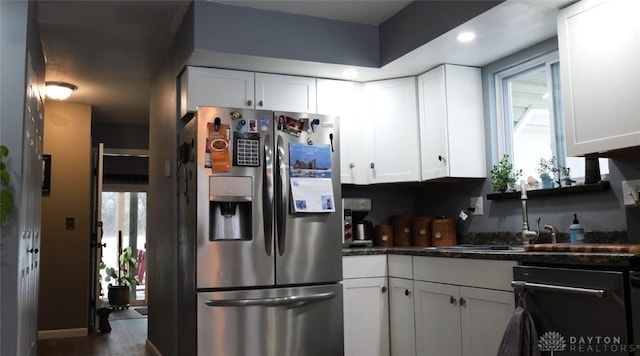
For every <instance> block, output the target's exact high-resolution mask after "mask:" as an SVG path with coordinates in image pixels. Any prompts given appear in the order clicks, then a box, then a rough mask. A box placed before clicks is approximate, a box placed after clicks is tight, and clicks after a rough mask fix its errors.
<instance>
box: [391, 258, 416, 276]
mask: <svg viewBox="0 0 640 356" xmlns="http://www.w3.org/2000/svg"><path fill="white" fill-rule="evenodd" d="M387 259H388V264H389V277H398V278H405V279H413V262H412V260H411V256H397V255H389V256H387Z"/></svg>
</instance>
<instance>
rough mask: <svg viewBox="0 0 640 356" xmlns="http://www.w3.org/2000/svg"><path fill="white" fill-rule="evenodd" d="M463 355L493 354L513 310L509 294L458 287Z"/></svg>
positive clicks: (510, 293) (513, 304) (512, 297)
mask: <svg viewBox="0 0 640 356" xmlns="http://www.w3.org/2000/svg"><path fill="white" fill-rule="evenodd" d="M459 303H460V312H461V321H462V351H463V352H462V353H463V355H466V356H467V355H468V356H472V355H495V354H496V353H497V352H498V347H499V346H500V341H501V340H502V336H503V334H504V331H505V329H506V328H507V324H509V320H510V319H511V316H512V315H513V311H514V309H515V298H514V295H513V292H505V291H497V290H491V289H482V288H470V287H460V300H459Z"/></svg>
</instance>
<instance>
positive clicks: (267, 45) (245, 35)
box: [195, 1, 380, 68]
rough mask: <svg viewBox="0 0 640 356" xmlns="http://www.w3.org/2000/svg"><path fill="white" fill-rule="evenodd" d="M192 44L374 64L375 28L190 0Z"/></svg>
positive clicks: (228, 50)
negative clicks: (192, 3) (193, 32)
mask: <svg viewBox="0 0 640 356" xmlns="http://www.w3.org/2000/svg"><path fill="white" fill-rule="evenodd" d="M195 47H196V48H197V49H199V50H205V51H212V52H222V53H235V54H244V55H252V56H261V57H273V58H285V59H296V60H306V61H313V62H323V63H338V64H347V65H357V66H364V67H376V68H377V67H379V66H380V61H379V44H378V27H377V26H372V25H363V24H355V23H349V22H343V21H335V20H327V19H321V18H316V17H310V16H301V15H292V14H286V13H281V12H274V11H266V10H258V9H251V8H242V7H238V6H231V5H224V4H218V3H213V2H208V1H196V2H195Z"/></svg>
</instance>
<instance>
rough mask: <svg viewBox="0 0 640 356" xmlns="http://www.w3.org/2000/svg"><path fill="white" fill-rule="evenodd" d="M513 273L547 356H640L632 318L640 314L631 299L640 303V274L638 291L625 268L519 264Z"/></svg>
mask: <svg viewBox="0 0 640 356" xmlns="http://www.w3.org/2000/svg"><path fill="white" fill-rule="evenodd" d="M513 275H514V280H513V282H512V283H511V284H512V286H513V287H514V291H515V294H516V303H517V305H520V306H522V307H524V309H525V310H526V311H527V312H528V313H529V314H530V315H531V318H532V319H533V322H534V324H535V327H536V331H537V336H538V340H537V345H538V348H539V349H540V351H541V354H542V355H548V354H549V352H550V354H551V355H556V356H560V355H636V354H638V355H640V351H638V352H636V349H638V348H640V345H635V344H638V343H640V340H639V339H638V338H637V337H634V335H633V333H634V326H633V319H634V318H633V317H632V314H633V313H637V314H638V315H640V310H638V308H637V307H635V308H633V307H634V306H633V304H632V301H631V300H632V299H634V302H635V303H637V304H638V303H639V302H638V301H639V300H640V270H639V271H638V276H637V277H638V281H637V284H638V286H639V287H638V289H637V291H635V290H634V289H633V288H630V287H629V285H630V284H631V285H633V284H634V283H635V282H633V280H631V281H630V278H633V276H634V274H633V273H632V272H629V271H627V270H623V269H621V270H596V269H589V268H588V267H584V268H564V267H555V266H553V267H546V266H515V267H513ZM633 293H637V294H635V295H634V296H633V298H632V296H631V295H632V294H633ZM632 309H633V310H632ZM636 320H640V319H636ZM636 330H638V329H636ZM634 343H635V344H634Z"/></svg>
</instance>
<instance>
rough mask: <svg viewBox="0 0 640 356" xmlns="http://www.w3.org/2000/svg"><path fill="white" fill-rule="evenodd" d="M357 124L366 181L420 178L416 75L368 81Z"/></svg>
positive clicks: (381, 181) (413, 180)
mask: <svg viewBox="0 0 640 356" xmlns="http://www.w3.org/2000/svg"><path fill="white" fill-rule="evenodd" d="M364 98H365V99H364V108H363V113H364V116H363V118H362V120H360V122H359V124H358V130H359V131H360V132H361V134H362V136H361V138H359V140H358V149H359V150H362V153H363V157H364V158H363V163H364V164H365V166H366V167H365V169H366V170H367V183H391V182H415V181H418V180H419V179H420V141H419V135H418V110H417V105H418V103H417V92H416V78H415V77H407V78H399V79H389V80H381V81H375V82H368V83H366V84H365V86H364Z"/></svg>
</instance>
